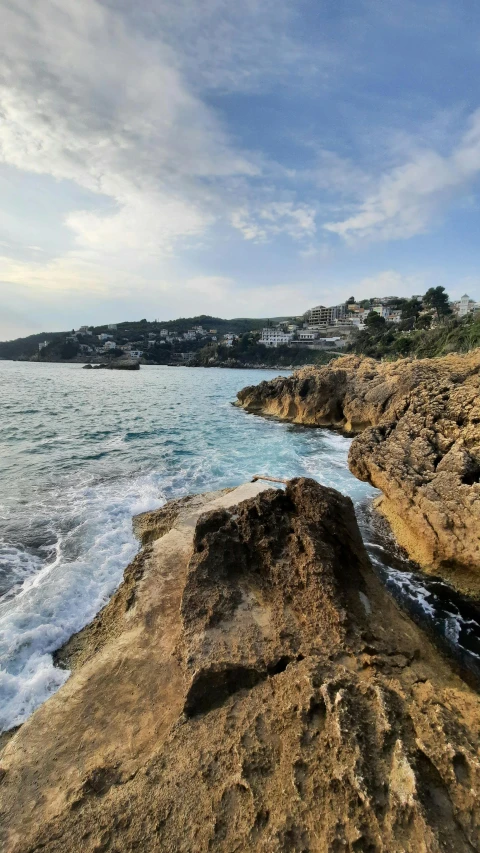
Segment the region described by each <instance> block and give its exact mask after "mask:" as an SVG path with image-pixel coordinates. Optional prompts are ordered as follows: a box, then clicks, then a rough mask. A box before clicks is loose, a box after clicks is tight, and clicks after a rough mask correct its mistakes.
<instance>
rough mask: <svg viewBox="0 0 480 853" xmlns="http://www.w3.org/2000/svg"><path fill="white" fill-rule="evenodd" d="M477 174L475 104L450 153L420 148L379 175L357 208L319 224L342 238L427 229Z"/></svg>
mask: <svg viewBox="0 0 480 853" xmlns="http://www.w3.org/2000/svg"><path fill="white" fill-rule="evenodd" d="M479 174H480V110H478V111H476V112H475V113H474V114H473V115H472V116H471V117H470V121H469V126H468V129H467V130H466V132H465V133H464V134H463V136H462V138H461V139H460V141H459V143H458V144H457V145H456V146H455V147H454V148H453V150H452V151H451V152H450V154H449V155H447V156H445V155H441V154H439V153H437V152H436V151H434V150H432V149H430V150H423V151H419V152H418V153H416V154H415V155H414V156H412V158H411V159H410V160H409V161H408V162H407V163H404V164H403V165H401V166H397V167H395V168H394V169H392V170H391V171H390V172H389V173H387V174H384V175H382V176H381V178H380V180H379V183H378V187H377V189H376V190H375V191H374V192H372V193H369V194H368V195H367V197H366V198H365V200H364V201H363V202H362V203H361V204H360V205H359V207H358V209H357V211H356V212H355V213H354V214H353V215H352V216H349V217H347V218H346V219H344V220H342V221H340V222H328V223H326V224H325V225H324V228H325V229H326V230H327V231H329V232H331V233H333V234H337V235H339V236H340V237H343V238H345V239H346V240H349V239H355V240H398V239H407V238H409V237H413V236H415V235H417V234H421V233H423V232H425V231H427V230H428V228H429V227H430V225H431V223H432V221H433V220H434V218H435V217H436V216H437V215H438V214H439V213H440V212H443V211H444V210H445V208H446V206H447V204H448V203H449V202H451V201H452V200H453V199H457V198H460V197H462V196H465V195H466V194H467V193H468V192H469V191H470V189H471V186H472V183H473V182H474V181H475V180H477V179H478V177H479Z"/></svg>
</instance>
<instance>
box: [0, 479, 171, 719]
mask: <svg viewBox="0 0 480 853" xmlns="http://www.w3.org/2000/svg"><path fill="white" fill-rule="evenodd" d="M64 497H67V498H68V500H69V501H70V502H75V504H76V507H77V513H78V516H79V519H78V525H77V527H76V528H74V530H73V531H72V534H71V535H75V534H77V535H78V536H79V537H81V540H82V553H81V557H80V558H77V559H75V560H69V559H68V557H66V555H65V553H64V549H63V548H62V542H61V541H60V540H59V547H58V554H57V557H56V559H55V560H54V561H52V562H50V563H48V564H47V565H45V566H43V568H42V569H41V570H40V571H37V572H33V573H30V575H29V577H27V579H26V580H25V582H24V584H23V586H22V588H21V589H20V591H19V592H18V594H17V595H16V596H15V598H14V599H13V601H12V600H10V601H6V602H5V603H4V604H2V605H0V667H1V668H0V730H5V729H8V728H11V727H12V726H16V725H18V724H20V723H22V722H23V721H24V720H26V719H27V718H28V717H29V716H30V714H31V713H32V712H33V711H34V710H35V709H36V708H37V707H38V706H39V705H40V704H41V703H42V702H44V701H45V699H47V698H48V697H49V696H51V695H52V693H54V692H55V691H56V690H58V688H59V687H60V686H61V685H62V684H63V683H64V682H65V680H66V679H67V677H68V672H66V671H65V670H61V669H58V668H57V667H55V666H54V665H53V659H52V652H53V651H54V650H55V649H57V648H59V646H61V645H62V644H63V643H64V642H65V641H66V640H67V639H68V638H69V637H70V636H71V635H72V634H73V633H75V632H76V631H78V630H80V628H82V627H83V626H84V625H86V624H87V623H88V622H89V621H90V620H91V619H92V618H93V617H94V616H95V614H96V613H98V611H99V610H100V609H101V608H102V607H103V606H104V605H105V604H106V602H107V601H108V599H109V597H110V596H111V594H112V592H113V591H114V590H115V589H116V587H117V586H118V584H119V583H120V581H121V579H122V574H123V570H124V568H125V566H126V565H127V564H128V563H129V561H130V560H131V559H132V558H133V556H134V554H135V552H136V550H137V548H138V543H137V542H136V540H135V538H134V536H133V533H132V523H131V519H132V515H134V514H136V513H138V512H143V511H145V510H147V509H151V508H152V507H154V506H159V505H160V504H161V503H162V500H161V499H159V489H158V483H157V482H156V480H155V477H154V476H153V475H151V476H144V477H138V478H134V479H133V480H125V481H124V482H118V481H117V482H115V483H109V484H105V485H98V486H96V487H93V488H92V487H89V488H84V489H82V490H80V491H79V492H77V493H76V494H70V495H68V496H64Z"/></svg>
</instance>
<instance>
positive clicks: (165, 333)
mask: <svg viewBox="0 0 480 853" xmlns="http://www.w3.org/2000/svg"><path fill="white" fill-rule="evenodd" d="M168 335H169V331H168V329H160V337H161V338H168Z"/></svg>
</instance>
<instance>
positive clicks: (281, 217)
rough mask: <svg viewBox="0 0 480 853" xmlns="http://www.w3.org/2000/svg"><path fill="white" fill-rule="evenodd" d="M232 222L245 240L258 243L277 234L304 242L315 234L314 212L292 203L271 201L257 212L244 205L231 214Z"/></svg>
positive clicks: (304, 206)
mask: <svg viewBox="0 0 480 853" xmlns="http://www.w3.org/2000/svg"><path fill="white" fill-rule="evenodd" d="M231 222H232V225H233V227H234V228H236V229H237V230H238V231H240V232H241V233H242V234H243V236H244V237H245V239H246V240H253V241H254V242H260V243H261V242H265V241H266V240H268V239H269V238H271V237H274V236H277V235H278V234H286V235H287V236H288V237H291V238H292V239H293V240H304V239H306V238H308V237H313V236H314V234H315V232H316V224H315V209H314V208H313V207H311V206H310V205H307V204H295V203H294V202H291V201H282V202H270V203H269V204H266V205H263V206H261V207H259V208H258V209H256V210H255V209H249V208H248V207H247V206H243V207H241V208H239V209H237V210H234V211H233V213H232V215H231Z"/></svg>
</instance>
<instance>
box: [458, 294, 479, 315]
mask: <svg viewBox="0 0 480 853" xmlns="http://www.w3.org/2000/svg"><path fill="white" fill-rule="evenodd" d="M475 307H476V303H475V301H474V300H473V299H470V297H469V295H468V293H464V294H463V296H462V298H461V299H460V301H459V302H457V314H458V316H459V317H466V316H467V314H471V313H472V311H474V310H475Z"/></svg>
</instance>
